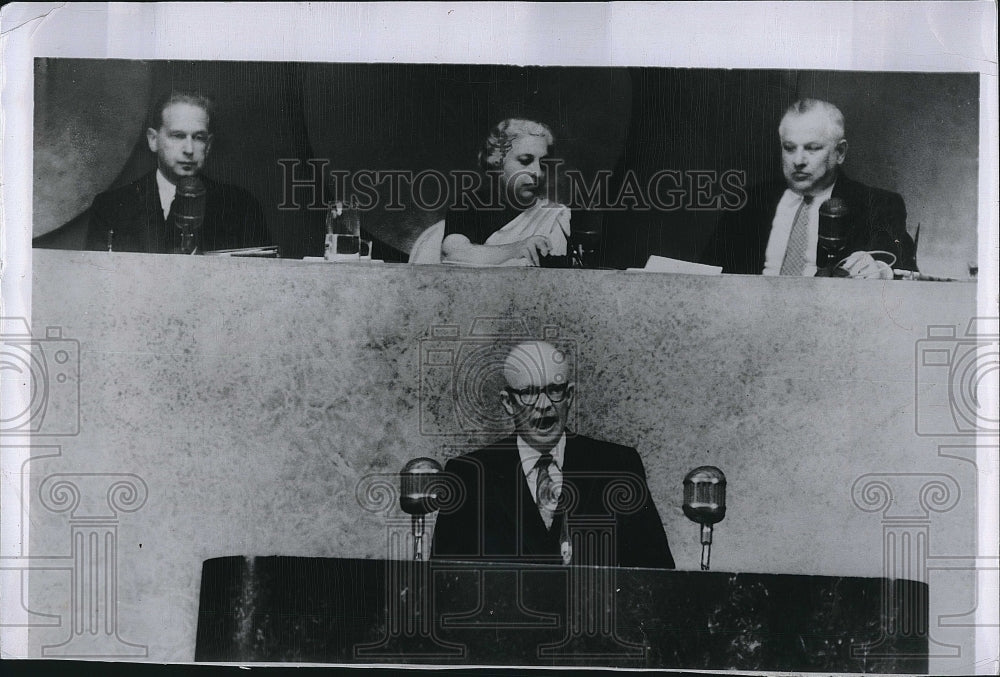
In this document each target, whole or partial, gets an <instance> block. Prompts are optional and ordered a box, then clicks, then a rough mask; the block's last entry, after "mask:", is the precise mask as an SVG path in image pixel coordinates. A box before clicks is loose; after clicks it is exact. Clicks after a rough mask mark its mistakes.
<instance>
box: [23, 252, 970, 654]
mask: <svg viewBox="0 0 1000 677" xmlns="http://www.w3.org/2000/svg"><path fill="white" fill-rule="evenodd" d="M974 292H975V287H974V286H972V285H968V284H958V283H956V284H950V285H949V284H936V283H902V282H896V283H883V282H865V281H850V280H816V279H801V280H774V279H764V278H744V277H728V278H704V277H691V276H680V275H678V276H671V275H652V274H641V273H631V274H630V273H622V272H612V271H606V272H605V271H569V270H567V271H553V270H486V271H484V270H469V269H446V268H443V267H433V266H427V267H407V266H391V265H369V266H365V265H363V264H362V265H346V264H337V265H326V264H309V263H304V262H293V261H262V260H260V261H254V260H237V259H232V260H224V259H215V260H213V259H208V258H202V257H187V258H184V257H170V256H147V255H131V254H114V255H108V254H105V253H86V252H76V253H74V252H57V251H43V250H35V252H34V298H33V318H32V326H33V328H34V334H35V335H36V336H39V335H42V336H44V331H45V327H46V326H50V325H58V326H61V327H62V332H63V336H64V337H66V338H70V339H75V340H77V341H79V348H80V384H81V396H80V413H81V423H80V431H79V434H78V435H76V436H73V437H65V438H58V439H56V438H48V439H49V440H50V441H53V442H54V443H58V444H59V445H60V454H59V455H58V456H52V457H49V458H39V459H37V460H34V461H32V462H31V463H30V464H29V466H28V467H30V471H31V473H32V476H31V482H30V484H31V488H30V489H31V492H32V496H33V497H35V498H34V501H35V502H34V503H33V504H32V510H33V513H32V527H31V528H32V531H31V534H30V545H31V549H32V553H35V554H38V555H47V556H48V555H58V554H65V553H67V552H69V548H70V544H69V526H68V523H67V516H66V515H65V514H63V515H60V514H55V513H53V512H51V511H50V510H48V509H47V508H46V507H44V506H41V505H38V499H37V497H38V496H39V491H41V488H40V485H41V483H42V482H43V480H44V479H45V478H46V477H48V476H50V475H52V474H53V473H108V472H117V473H134V474H135V475H138V476H139V477H141V478H142V480H143V481H144V482H145V485H146V487H147V488H148V498H147V500H146V502H145V504H144V505H143V506H142V507H141V509H139V510H138V511H136V512H133V513H127V514H126V513H122V514H121V515H120V518H119V523H118V527H117V539H118V546H119V557H118V560H119V570H118V574H117V580H118V595H119V600H120V601H119V605H118V613H119V616H118V625H119V634H120V635H121V637H122V638H123V639H125V640H128V641H130V642H134V643H138V644H142V645H147V646H148V651H149V657H150V658H153V659H156V660H190V659H191V658H192V656H193V651H194V637H195V627H196V613H197V605H198V586H199V576H200V571H201V562H202V561H203V560H204V559H206V558H209V557H216V556H222V555H231V554H252V555H272V554H281V555H302V556H329V557H338V556H339V557H359V558H380V557H384V556H385V552H386V550H385V523H386V522H385V519H386V517H385V515H379V514H373V513H370V512H366V511H364V510H362V509H361V508H360V507H359V503H358V500H357V497H356V493H355V489H356V485H357V483H358V481H359V479H360V478H362V477H364V476H366V475H368V474H371V473H395V472H397V471H398V470H399V468H400V467H402V465H403V464H404V463H405V462H406V461H407V460H408V459H410V458H413V457H415V456H432V457H436V458H438V459H441V460H444V459H445V458H446V457H448V456H450V455H453V454H456V453H460V452H461V451H462V449H463V448H467V447H468V446H475V445H477V444H479V443H481V442H482V441H484V440H485V439H489V438H492V437H494V436H496V435H497V434H498V432H497V431H496V430H490V429H489V428H491V427H495V426H496V421H498V420H499V418H498V414H499V410H498V409H497V408H496V404H495V399H494V395H495V392H496V388H497V383H498V382H497V381H496V377H497V375H496V372H495V370H493V369H491V368H490V366H489V365H490V364H491V363H490V362H489V361H488V360H487V362H486V366H485V367H481V365H482V364H483V362H476V361H472V362H468V364H469V365H471V369H470V370H462V369H459V370H457V376H456V377H455V378H454V379H453V378H452V373H453V372H452V371H451V370H450V368H446V367H444V366H442V365H437V366H432V365H429V364H428V362H427V356H428V354H429V353H428V351H429V350H431V349H433V350H436V351H442V350H444V351H447V350H449V349H450V350H452V354H453V355H455V356H456V359H455V360H454V362H455V363H456V364H463V359H464V357H465V356H468V355H472V354H474V353H475V350H476V349H477V346H479V345H482V344H485V345H487V346H488V348H487V351H486V352H487V354H492V355H496V354H497V353H495V352H491V351H492V350H493V348H492V346H493V344H494V339H492V338H490V337H489V336H485V335H484V336H477V337H475V339H474V340H473V339H470V337H469V333H470V332H472V330H473V327H474V326H475V327H476V328H477V331H478V330H479V329H481V328H483V327H487V328H488V327H489V326H493V327H494V328H495V326H496V322H495V321H492V320H490V321H485V322H484V321H482V320H480V321H479V322H478V323H477V324H474V323H475V322H476V320H477V318H504V320H505V322H503V323H501V324H506V325H511V324H513V325H518V324H519V323H520V324H521V325H523V326H524V327H526V331H527V332H529V333H530V334H532V335H535V336H541V335H543V333H545V332H549V333H553V334H555V335H557V337H558V340H559V341H562V342H563V343H564V344H565V345H567V346H569V347H570V348H572V349H573V350H574V353H575V360H576V382H577V394H578V397H577V403H576V408H575V411H574V414H573V425H574V426H575V427H576V429H577V430H578V431H579V432H581V433H583V434H587V435H591V436H595V437H599V438H604V439H607V440H613V441H616V442H620V443H624V444H629V445H633V446H635V447H636V448H637V449H638V450H639V453H640V454H641V455H642V457H643V459H644V462H645V465H646V470H647V473H648V475H649V486H650V489H651V491H652V493H653V496H654V499H655V501H656V504H657V506H658V508H659V511H660V515H661V517H662V519H663V521H664V525H665V528H666V531H667V535H668V538H669V539H670V542H671V547H672V549H673V551H674V556H675V558H676V560H677V563H678V567H679V568H682V569H695V568H697V567H698V557H699V554H700V546H699V545H698V542H697V528H696V527H695V525H693V524H692V523H690V522H688V521H687V520H686V519H685V518H684V516H683V514H682V512H681V508H680V503H681V500H680V499H681V480H682V478H683V476H684V474H685V473H686V472H687V471H688V470H690V469H691V468H693V467H695V466H698V465H703V464H713V465H717V466H719V467H720V468H722V469H723V470H724V471H725V473H726V475H727V477H728V480H729V513H728V515H727V517H726V519H725V521H724V522H722V523H721V524H720V525H719V526H718V527H717V529H716V538H715V548H714V551H713V562H712V563H713V568H715V569H717V570H721V571H744V572H769V573H809V574H824V575H851V576H879V575H881V574H882V572H883V559H884V558H883V528H884V526H885V522H886V519H888V518H887V517H886V515H885V514H883V513H882V512H866V511H864V510H862V509H861V508H860V507H859V505H858V503H856V499H857V500H858V501H860V502H861V503H862V504H864V499H859V498H858V496H857V495H856V494H855V495H854V496H853V497H852V489H853V488H855V482H856V481H857V480H858V478H859V477H861V476H863V475H866V474H880V475H885V474H886V473H890V474H892V473H897V474H898V473H910V474H911V475H908V476H906V477H904V478H903V479H905V480H906V481H910V479H912V478H913V477H917V478H918V480H919V477H920V476H923V475H934V474H936V475H945V476H948V477H951V478H952V479H953V481H954V485H948V486H950V487H952V489H951V494H952V496H951V499H949V500H951V501H952V503H951V504H950V505H951V507H950V508H949V509H948V510H946V511H945V512H940V513H938V512H933V511H932V510H928V509H927V505H926V503H921V502H920V500H918V498H919V497H917V496H913V497H910V496H909V495H908V494H907V495H906V496H903V495H902V494H903V493H905V491H904V489H903V488H900V489H898V490H897V489H892V490H893V491H897V495H896V496H895V499H894V501H893V504H892V507H893V509H894V510H897V511H903V512H905V511H906V510H910V511H911V512H913V511H915V512H916V513H920V512H921V510H923V512H924V514H925V515H926V520H925V521H926V522H927V523H928V524H929V526H928V528H927V531H928V533H929V551H930V553H931V554H932V555H933V554H934V553H939V554H950V555H954V554H962V553H972V552H973V550H974V529H975V487H976V484H975V467H974V465H973V464H971V463H967V462H963V461H960V460H956V459H953V458H944V457H941V456H939V455H938V443H940V442H942V441H943V440H942V439H941V438H926V437H921V436H918V435H917V434H916V432H915V430H916V428H915V421H916V418H915V408H916V407H918V406H920V407H923V409H921V416H923V415H925V414H926V416H931V415H935V412H937V413H938V414H940V413H941V412H942V411H944V412H945V413H947V411H946V410H947V403H946V401H942V400H940V398H939V399H938V403H939V404H942V406H939V407H937V408H936V409H934V408H933V407H932V406H931V404H929V402H930V399H928V398H930V397H931V396H932V395H933V392H931V391H932V390H933V387H932V386H933V385H934V384H933V383H929V385H928V383H923V382H921V383H922V384H921V383H917V382H916V381H915V377H919V376H920V375H921V373H926V369H925V368H924V367H917V366H916V365H917V359H916V358H917V355H918V350H919V349H920V347H921V345H922V344H918V341H920V340H921V339H924V338H926V336H927V330H928V326H929V325H944V324H954V325H958V326H959V329H958V331H959V332H960V333H961V332H963V331H964V329H965V325H966V324H967V322H968V320H969V318H970V317H971V315H972V314H973V311H974ZM449 327H453V328H455V331H457V332H458V334H457V337H455V336H454V335H452V336H451V337H449V332H452V329H450V328H449ZM546 328H548V329H546ZM484 331H487V333H488V330H484ZM436 354H440V352H438V353H436ZM459 358H462V359H459ZM477 369H478V371H477ZM921 369H924V372H921V371H920V370H921ZM925 380H926V379H925ZM455 382H457V383H458V386H457V387H458V389H459V391H460V392H467V393H469V398H470V401H476V398H480V399H481V400H482V402H484V403H485V404H484V407H485V409H483V410H480V411H479V412H478V414H477V416H472V417H468V416H467V414H468V410H466V409H462V410H461V411H459V410H458V409H456V407H455V405H454V400H453V398H452V394H451V390H450V388H452V387H453V383H455ZM915 388H922V389H923V390H922V393H921V395H919V396H915ZM491 407H492V408H491ZM925 410H926V411H925ZM456 412H458V413H456ZM459 416H465V418H459ZM477 418H478V419H481V420H480V422H479V423H476V419H477ZM945 419H947V417H945ZM945 419H941V421H944V420H945ZM482 420H485V421H486V422H487V423H488V425H486V426H485V428H483V427H482ZM928 420H929V419H928ZM490 421H494V423H493V424H489V422H490ZM941 421H937V423H940V422H941ZM477 425H478V426H480V428H475V427H474V426H477ZM39 439H41V438H39ZM390 479H391V480H392V481H393V482H395V479H394V478H390ZM897 480H899V477H897V476H896V475H891V476H889V477H888V478H887V479H885V482H886V483H887V484H888V485H890V487H895V486H896V484H898V483H899V482H898V481H897ZM919 481H923V480H919ZM907 486H909V485H907ZM900 487H902V485H900ZM959 490H960V491H959ZM906 491H909V490H908V489H907V490H906ZM958 494H960V496H959V495H958ZM921 506H923V507H921ZM869 507H872V506H869ZM874 507H877V506H874ZM400 515H401V513H398V512H393V513H391V514H390V516H391V517H399V516H400ZM32 580H33V581H37V584H33V585H32V588H31V603H32V605H33V608H34V610H35V611H38V612H45V613H53V614H60V613H63V614H65V613H68V610H69V609H68V606H67V604H68V602H66V600H68V599H70V597H69V585H70V582H69V577H68V575H64V574H61V573H46V572H39V573H38V574H36V578H33V579H32ZM971 580H972V579H971V577H968V576H967V575H964V574H962V572H948V573H942V572H938V573H932V574H931V576H930V581H929V582H930V587H931V614H932V615H931V625H932V633H933V632H937V633H939V634H941V633H944V634H943V636H944V637H945V638H946V639H948V640H951V641H952V642H958V643H962V642H965V641H971V640H968V638H967V637H966V635H964V634H962V633H963V632H964V630H963V629H962V628H952V629H945V630H944V631H942V630H941V629H940V628H938V629H937V630H933V627H934V623H935V619H936V615H935V614H943V613H962V612H965V611H969V610H971V609H972V608H973V607H974V605H975V599H974V596H973V594H972V593H971V592H970V591H968V590H967V588H968V586H969V585H970V581H971ZM948 633H951V634H950V635H949V634H948ZM64 634H65V630H64V629H59V628H54V629H45V628H42V629H39V630H38V631H37V632H34V631H33V640H32V642H33V646H38V645H47V644H53V643H58V642H60V641H62V637H63V635H64ZM963 638H964V639H963ZM932 666H933V664H932Z"/></svg>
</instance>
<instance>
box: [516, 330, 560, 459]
mask: <svg viewBox="0 0 1000 677" xmlns="http://www.w3.org/2000/svg"><path fill="white" fill-rule="evenodd" d="M503 375H504V380H506V381H507V387H506V388H505V389H504V390H503V391H502V392H501V393H500V399H501V403H502V404H503V407H504V409H505V410H506V412H507V413H508V414H510V416H511V417H512V418H513V420H514V427H515V429H516V431H517V433H518V435H519V436H520V437H521V438H522V439H523V440H524V441H525V442H527V443H528V444H529V445H531V446H532V447H534V448H535V449H538V450H539V451H548V450H550V449H551V448H552V447H553V446H555V444H556V443H557V442H558V441H559V438H560V437H561V436H562V434H563V431H564V430H565V428H566V422H567V420H568V418H569V411H570V407H571V405H572V402H573V387H574V385H573V383H572V381H571V380H570V378H571V369H570V364H569V359H568V357H567V355H566V353H564V352H563V351H561V350H559V349H558V348H556V347H555V346H554V345H552V344H551V343H547V342H545V341H527V342H525V343H519V344H518V345H516V346H514V347H513V348H511V350H510V352H509V353H508V355H507V359H506V360H504V365H503Z"/></svg>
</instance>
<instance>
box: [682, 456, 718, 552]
mask: <svg viewBox="0 0 1000 677" xmlns="http://www.w3.org/2000/svg"><path fill="white" fill-rule="evenodd" d="M683 508H684V514H685V515H686V516H687V518H688V519H689V520H691V521H693V522H697V523H698V524H700V525H701V569H702V571H708V563H709V559H710V558H711V553H712V525H714V524H715V523H717V522H721V521H722V519H723V518H724V517H725V516H726V476H725V475H724V474H722V471H721V470H719V469H718V468H716V467H715V466H714V465H703V466H701V467H699V468H695V469H694V470H692V471H691V472H689V473H688V474H687V475H686V476H685V477H684V505H683Z"/></svg>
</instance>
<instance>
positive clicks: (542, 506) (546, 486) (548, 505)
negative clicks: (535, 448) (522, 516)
mask: <svg viewBox="0 0 1000 677" xmlns="http://www.w3.org/2000/svg"><path fill="white" fill-rule="evenodd" d="M553 460H554V459H553V458H552V454H542V455H541V456H539V457H538V461H537V462H536V463H535V470H537V471H538V475H537V476H536V477H535V502H537V503H538V512H539V513H541V515H542V521H543V522H545V528H546V529H551V528H552V517H553V515H554V514H555V511H556V507H557V506H558V504H559V497H558V496H557V495H556V492H555V483H554V482H553V481H552V476H551V475H549V466H550V465H551V464H552V462H553Z"/></svg>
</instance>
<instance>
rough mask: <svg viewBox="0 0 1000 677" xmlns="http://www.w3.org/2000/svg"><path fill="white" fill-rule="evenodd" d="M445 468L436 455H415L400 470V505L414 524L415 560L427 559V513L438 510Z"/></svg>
mask: <svg viewBox="0 0 1000 677" xmlns="http://www.w3.org/2000/svg"><path fill="white" fill-rule="evenodd" d="M442 470H443V468H442V467H441V464H440V463H438V462H437V461H435V460H434V459H433V458H415V459H413V460H412V461H410V462H409V463H407V464H406V465H404V466H403V469H402V470H400V471H399V507H400V509H402V511H403V512H405V513H407V514H409V515H410V516H411V518H412V523H413V559H415V560H421V559H423V558H424V557H423V552H424V551H423V538H424V515H426V514H428V513H432V512H435V511H436V510H437V509H438V494H437V491H438V489H439V487H440V484H439V483H438V482H437V475H438V473H440V472H441V471H442Z"/></svg>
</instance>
